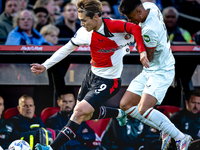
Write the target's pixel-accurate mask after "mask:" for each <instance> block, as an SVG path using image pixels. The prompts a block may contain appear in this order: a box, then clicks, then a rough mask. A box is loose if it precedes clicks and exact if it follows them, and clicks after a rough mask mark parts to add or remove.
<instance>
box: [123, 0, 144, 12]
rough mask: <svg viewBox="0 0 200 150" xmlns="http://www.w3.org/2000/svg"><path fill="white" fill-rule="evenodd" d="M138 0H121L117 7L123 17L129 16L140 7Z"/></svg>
mask: <svg viewBox="0 0 200 150" xmlns="http://www.w3.org/2000/svg"><path fill="white" fill-rule="evenodd" d="M141 4H142V2H141V1H140V0H122V1H121V2H120V5H119V12H120V13H121V14H122V15H123V14H125V15H129V14H130V13H131V12H132V11H133V10H135V8H136V7H138V6H139V5H141Z"/></svg>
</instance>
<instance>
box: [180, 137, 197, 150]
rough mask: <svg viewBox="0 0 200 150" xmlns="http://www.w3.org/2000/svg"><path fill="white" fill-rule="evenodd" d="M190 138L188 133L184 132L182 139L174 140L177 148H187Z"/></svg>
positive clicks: (181, 149) (185, 149)
mask: <svg viewBox="0 0 200 150" xmlns="http://www.w3.org/2000/svg"><path fill="white" fill-rule="evenodd" d="M192 140H193V139H192V137H191V136H190V135H187V134H185V137H184V138H183V139H181V140H180V141H176V146H177V150H187V149H188V147H189V145H190V143H191V141H192Z"/></svg>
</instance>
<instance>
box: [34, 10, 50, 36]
mask: <svg viewBox="0 0 200 150" xmlns="http://www.w3.org/2000/svg"><path fill="white" fill-rule="evenodd" d="M33 11H34V13H35V16H36V18H37V23H36V26H35V29H36V30H37V31H38V32H40V29H41V28H42V27H43V26H45V25H47V24H49V23H50V22H49V20H48V16H49V13H48V11H47V9H46V8H44V7H38V8H36V9H34V10H33Z"/></svg>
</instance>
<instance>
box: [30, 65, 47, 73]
mask: <svg viewBox="0 0 200 150" xmlns="http://www.w3.org/2000/svg"><path fill="white" fill-rule="evenodd" d="M31 66H32V67H31V71H32V72H33V73H34V74H40V73H43V72H44V71H45V70H46V68H45V67H44V66H43V65H40V64H31Z"/></svg>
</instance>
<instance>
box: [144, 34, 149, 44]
mask: <svg viewBox="0 0 200 150" xmlns="http://www.w3.org/2000/svg"><path fill="white" fill-rule="evenodd" d="M143 37H144V40H145V41H146V42H147V43H148V42H150V37H149V36H148V35H143Z"/></svg>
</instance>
